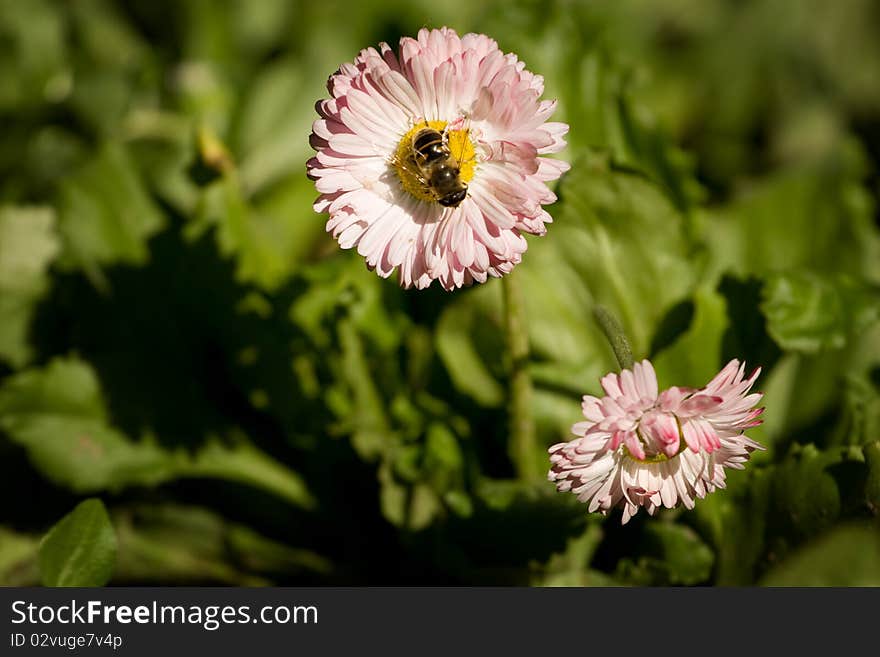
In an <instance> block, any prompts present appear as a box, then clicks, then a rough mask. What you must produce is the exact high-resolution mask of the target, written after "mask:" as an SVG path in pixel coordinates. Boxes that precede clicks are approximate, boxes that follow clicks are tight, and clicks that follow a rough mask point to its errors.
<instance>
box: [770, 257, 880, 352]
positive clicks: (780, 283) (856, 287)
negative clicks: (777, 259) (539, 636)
mask: <svg viewBox="0 0 880 657" xmlns="http://www.w3.org/2000/svg"><path fill="white" fill-rule="evenodd" d="M763 296H764V298H763V301H762V303H761V310H762V311H763V313H764V314H765V315H766V317H767V331H768V332H769V333H770V335H771V336H773V339H774V340H776V342H777V343H778V344H779V346H781V347H783V348H785V349H788V350H791V351H801V352H805V353H816V352H817V351H819V350H822V349H840V348H841V347H843V346H844V345H846V342H847V340H848V339H849V338H850V337H851V336H852V335H854V334H857V333H859V332H861V331H863V330H864V329H865V328H866V327H868V326H870V325H871V324H873V323H875V322H877V321H878V319H880V293H878V292H877V291H875V290H871V289H870V288H868V287H867V286H864V285H862V284H859V283H857V282H855V281H853V280H852V279H849V278H843V277H838V278H828V277H822V276H820V275H818V274H815V273H813V272H807V271H804V272H799V273H790V274H777V275H774V276H772V277H770V278H769V279H768V281H767V284H766V285H765V287H764V294H763Z"/></svg>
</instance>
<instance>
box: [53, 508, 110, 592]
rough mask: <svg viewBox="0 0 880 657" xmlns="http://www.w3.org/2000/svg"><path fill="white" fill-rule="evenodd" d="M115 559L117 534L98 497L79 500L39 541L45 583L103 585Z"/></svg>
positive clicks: (55, 584) (108, 578)
mask: <svg viewBox="0 0 880 657" xmlns="http://www.w3.org/2000/svg"><path fill="white" fill-rule="evenodd" d="M115 561H116V534H115V533H114V532H113V525H112V524H111V523H110V516H108V515H107V509H105V508H104V503H103V502H101V500H99V499H97V498H92V499H88V500H85V501H84V502H80V503H79V504H78V505H77V506H76V508H75V509H74V510H73V511H71V512H70V513H68V514H67V515H66V516H64V517H63V518H62V519H61V520H60V521H58V523H57V524H56V525H55V526H54V527H52V529H50V530H49V533H47V534H46V536H45V537H43V540H42V541H41V542H40V554H39V564H40V578H41V579H42V581H43V585H44V586H103V585H104V584H106V583H107V582H108V581H109V580H110V577H112V575H113V567H114V564H115Z"/></svg>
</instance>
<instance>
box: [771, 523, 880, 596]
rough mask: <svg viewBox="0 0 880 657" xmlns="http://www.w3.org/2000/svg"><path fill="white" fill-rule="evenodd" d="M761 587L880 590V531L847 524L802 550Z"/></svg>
mask: <svg viewBox="0 0 880 657" xmlns="http://www.w3.org/2000/svg"><path fill="white" fill-rule="evenodd" d="M760 584H761V585H762V586H880V530H878V528H877V527H876V526H875V525H870V524H846V525H842V526H840V527H837V528H835V529H834V530H832V531H830V532H828V533H826V534H825V535H823V536H821V537H820V538H818V539H817V540H815V541H813V542H812V543H810V544H808V545H806V546H805V547H803V548H801V549H800V550H798V551H797V552H795V553H794V554H792V555H791V556H789V557H788V558H787V559H785V560H784V561H783V562H782V563H780V564H779V565H778V566H776V567H775V568H773V569H772V570H771V571H769V572H768V573H767V574H765V575H764V577H763V578H762V579H761V581H760Z"/></svg>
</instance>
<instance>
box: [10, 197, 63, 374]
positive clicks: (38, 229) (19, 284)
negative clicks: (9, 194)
mask: <svg viewBox="0 0 880 657" xmlns="http://www.w3.org/2000/svg"><path fill="white" fill-rule="evenodd" d="M58 250H59V243H58V237H57V236H56V234H55V215H54V213H53V212H52V210H51V209H49V208H37V207H33V208H27V207H11V206H5V207H0V359H6V360H7V361H8V362H9V363H11V364H12V365H13V366H14V367H21V366H22V365H24V364H25V363H27V361H28V360H30V358H31V347H30V345H29V344H28V335H27V334H28V329H29V327H30V322H31V317H32V315H33V310H34V304H35V303H36V302H37V301H38V300H39V299H40V298H41V297H42V296H43V295H44V293H45V292H46V290H47V288H48V286H49V278H48V269H49V265H50V264H51V263H52V261H53V260H54V258H55V256H56V255H57V253H58Z"/></svg>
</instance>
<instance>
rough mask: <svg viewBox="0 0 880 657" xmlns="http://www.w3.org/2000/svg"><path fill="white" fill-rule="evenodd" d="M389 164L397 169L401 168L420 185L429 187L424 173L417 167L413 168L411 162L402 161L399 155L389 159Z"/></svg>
mask: <svg viewBox="0 0 880 657" xmlns="http://www.w3.org/2000/svg"><path fill="white" fill-rule="evenodd" d="M388 164H390V165H391V166H395V167H400V168H401V169H403V170H404V171H406V172H407V173H408V174H410V175H411V176H413V177H414V178H415V179H416V180H418V181H419V184H420V185H424V186H425V187H429V184H428V179H427V178H425V176H423V175H422V172H421V171H419V169H418V168H417V167H415V166H413V165H412V164H411V163H410V162H409V160H401V159H400V158H399V157H397V155H396V154H395V155H392V156H391V157H389V158H388Z"/></svg>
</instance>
